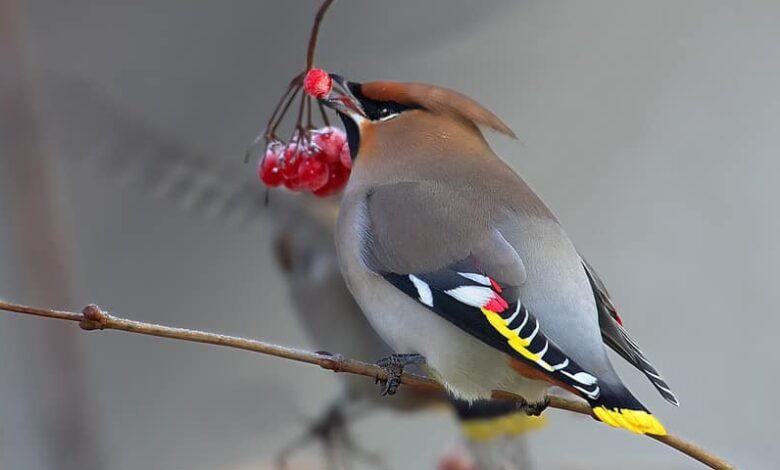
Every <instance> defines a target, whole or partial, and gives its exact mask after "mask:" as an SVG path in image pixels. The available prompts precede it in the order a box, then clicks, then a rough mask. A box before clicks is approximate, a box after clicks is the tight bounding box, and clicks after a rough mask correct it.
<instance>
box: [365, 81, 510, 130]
mask: <svg viewBox="0 0 780 470" xmlns="http://www.w3.org/2000/svg"><path fill="white" fill-rule="evenodd" d="M361 91H362V93H363V94H364V95H365V96H366V97H367V98H370V99H372V100H377V101H395V102H396V103H400V104H403V105H406V106H419V107H420V108H423V109H426V110H427V111H429V112H431V113H436V114H447V115H451V116H456V117H459V118H461V119H465V120H467V121H470V122H473V123H474V124H475V125H477V126H484V127H488V128H490V129H493V130H495V131H497V132H500V133H502V134H505V135H507V136H509V137H511V138H513V139H516V138H517V136H515V133H514V132H512V129H510V128H509V126H507V125H506V124H504V121H502V120H501V119H500V118H499V117H498V116H496V115H495V114H493V113H492V112H490V111H489V110H488V109H487V108H485V107H484V106H482V105H481V104H479V103H477V102H476V101H474V100H473V99H471V98H469V97H468V96H466V95H464V94H462V93H458V92H457V91H454V90H450V89H448V88H443V87H439V86H435V85H428V84H425V83H412V82H385V81H377V82H367V83H363V84H362V86H361Z"/></svg>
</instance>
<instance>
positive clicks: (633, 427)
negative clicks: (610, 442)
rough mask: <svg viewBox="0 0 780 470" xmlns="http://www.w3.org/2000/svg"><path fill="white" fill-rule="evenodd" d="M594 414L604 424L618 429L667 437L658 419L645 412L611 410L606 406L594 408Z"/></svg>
mask: <svg viewBox="0 0 780 470" xmlns="http://www.w3.org/2000/svg"><path fill="white" fill-rule="evenodd" d="M593 414H595V415H596V417H597V418H598V419H599V420H600V421H601V422H603V423H605V424H608V425H610V426H614V427H616V428H623V429H627V430H629V431H631V432H635V433H638V434H653V435H656V436H665V435H666V429H665V428H664V425H663V424H661V422H660V421H658V419H657V418H656V417H655V416H653V415H651V414H650V413H648V412H647V411H643V410H629V409H626V408H615V409H611V410H610V409H609V408H606V407H604V406H597V407H595V408H593Z"/></svg>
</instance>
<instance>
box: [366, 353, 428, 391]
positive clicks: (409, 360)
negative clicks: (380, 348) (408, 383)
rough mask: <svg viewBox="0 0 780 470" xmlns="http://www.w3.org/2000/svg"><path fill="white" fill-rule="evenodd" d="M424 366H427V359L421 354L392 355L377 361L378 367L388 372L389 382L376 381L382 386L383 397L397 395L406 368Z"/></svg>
mask: <svg viewBox="0 0 780 470" xmlns="http://www.w3.org/2000/svg"><path fill="white" fill-rule="evenodd" d="M422 364H425V358H424V357H423V356H421V355H420V354H391V355H389V356H387V357H384V358H382V359H380V360H378V361H376V365H378V366H379V367H381V368H383V369H384V370H386V371H387V380H381V379H379V378H377V379H376V382H377V383H381V384H382V391H381V392H380V393H381V395H382V396H385V395H395V392H396V391H397V390H398V387H399V386H400V385H401V374H403V373H404V368H405V367H406V366H409V365H422Z"/></svg>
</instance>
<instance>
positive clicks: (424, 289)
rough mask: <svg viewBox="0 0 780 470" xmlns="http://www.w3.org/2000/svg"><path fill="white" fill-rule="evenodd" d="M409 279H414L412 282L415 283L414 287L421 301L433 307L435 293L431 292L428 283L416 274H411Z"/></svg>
mask: <svg viewBox="0 0 780 470" xmlns="http://www.w3.org/2000/svg"><path fill="white" fill-rule="evenodd" d="M409 280H410V281H412V284H414V287H415V288H416V289H417V295H418V297H419V299H420V302H422V303H423V304H425V305H427V306H428V307H433V293H432V292H431V287H430V286H429V285H428V283H427V282H425V281H423V280H422V279H420V278H419V277H417V276H415V275H414V274H410V275H409Z"/></svg>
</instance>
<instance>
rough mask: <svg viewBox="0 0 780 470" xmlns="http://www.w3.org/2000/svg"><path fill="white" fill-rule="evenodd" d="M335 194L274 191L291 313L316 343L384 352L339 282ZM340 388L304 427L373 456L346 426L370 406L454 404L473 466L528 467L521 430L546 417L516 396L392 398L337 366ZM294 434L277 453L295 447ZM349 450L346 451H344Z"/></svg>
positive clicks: (346, 350)
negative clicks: (530, 411)
mask: <svg viewBox="0 0 780 470" xmlns="http://www.w3.org/2000/svg"><path fill="white" fill-rule="evenodd" d="M338 205H339V200H338V198H328V199H317V198H314V197H309V196H306V195H290V194H285V193H283V192H282V193H276V192H275V193H273V194H272V195H271V197H270V201H269V206H268V208H269V209H270V211H271V212H272V213H273V214H275V215H274V217H273V220H274V221H275V223H276V226H277V231H276V235H275V238H274V243H273V250H274V254H275V258H276V261H277V265H278V266H279V268H280V269H281V271H282V272H283V273H284V274H285V279H286V280H287V283H288V287H289V294H290V299H291V303H292V306H293V307H294V311H295V313H296V314H297V315H298V318H299V320H300V324H301V325H302V327H303V329H304V330H305V332H306V333H307V336H308V337H309V338H310V339H311V340H312V342H313V343H314V344H315V345H316V347H319V348H325V350H327V351H328V352H327V353H328V354H331V352H330V351H338V353H339V354H341V355H343V356H345V357H350V358H360V359H365V360H373V359H376V358H380V357H384V356H388V355H390V354H392V352H393V351H392V349H391V348H390V347H389V346H388V345H387V344H386V343H385V342H384V341H383V340H382V339H381V338H380V337H379V336H378V335H377V333H376V332H375V331H374V330H373V328H372V327H371V325H370V324H369V323H368V321H367V319H366V317H365V316H364V314H363V312H362V311H361V310H360V307H359V306H358V305H357V303H356V302H355V300H354V299H353V298H352V295H351V294H350V292H349V290H348V289H347V287H346V284H345V283H344V279H343V277H342V275H341V271H340V269H339V263H338V259H337V255H336V247H335V244H334V230H335V225H336V219H337V216H338ZM339 378H340V379H341V382H342V385H343V391H342V393H341V394H340V395H339V396H338V397H337V398H336V399H335V400H334V401H333V402H332V404H331V405H330V406H329V407H328V408H327V409H326V410H325V411H324V412H323V413H322V415H321V416H319V417H318V418H316V419H315V420H314V421H313V425H312V426H311V428H310V429H309V430H307V433H306V435H307V436H309V437H314V438H317V439H320V440H322V441H323V442H326V443H329V445H330V446H331V447H332V449H329V452H330V453H339V452H342V453H343V452H347V453H349V454H351V455H352V456H354V458H355V459H362V460H365V461H367V462H369V463H371V461H372V460H373V461H376V459H375V456H373V455H371V454H368V453H367V452H365V451H363V450H362V449H360V448H359V447H358V446H357V445H356V444H355V442H354V441H353V439H352V438H351V436H350V435H349V433H348V429H347V427H348V426H349V424H351V423H352V422H353V421H354V419H356V418H357V417H359V416H361V415H362V414H365V413H367V412H371V411H377V410H391V411H396V412H402V413H415V412H421V411H426V410H433V409H444V408H451V409H453V410H454V412H455V415H456V416H457V418H458V420H459V423H460V428H461V432H462V434H463V436H464V437H465V441H466V442H465V445H466V447H467V448H468V452H469V454H470V457H471V459H472V460H473V462H474V464H475V466H476V468H479V469H481V470H491V469H499V468H502V469H528V468H531V463H530V456H529V452H528V449H527V446H526V445H525V439H524V435H525V434H526V433H527V432H530V431H533V430H535V429H538V428H540V427H542V426H543V425H544V421H543V420H541V419H539V418H533V417H528V416H526V415H525V414H524V413H523V412H522V411H521V410H520V409H519V408H518V406H517V403H515V402H511V401H505V400H490V401H484V402H479V403H477V404H469V403H467V402H465V401H458V400H443V399H442V397H439V396H431V395H429V394H425V393H420V392H417V391H415V390H414V389H408V390H404V392H405V393H399V396H398V397H396V398H393V399H392V400H389V399H387V398H385V397H383V396H381V395H380V394H378V393H376V391H375V389H374V386H375V385H374V384H373V383H372V382H371V381H368V380H366V379H365V378H364V377H359V376H354V375H351V374H340V375H339ZM298 443H303V440H301V441H296V442H295V443H293V445H291V446H289V447H288V448H287V449H285V451H284V452H283V453H282V458H281V459H280V460H285V459H286V458H287V456H288V455H289V454H290V453H292V452H294V451H295V450H297V448H298ZM349 454H348V455H349Z"/></svg>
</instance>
